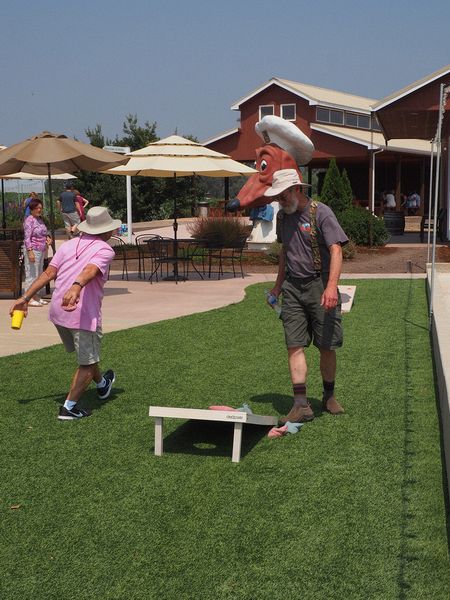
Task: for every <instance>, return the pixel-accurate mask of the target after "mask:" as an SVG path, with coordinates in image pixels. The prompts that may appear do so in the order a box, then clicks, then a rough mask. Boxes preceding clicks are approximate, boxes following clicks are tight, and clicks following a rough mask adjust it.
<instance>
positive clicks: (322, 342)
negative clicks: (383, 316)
mask: <svg viewBox="0 0 450 600" xmlns="http://www.w3.org/2000/svg"><path fill="white" fill-rule="evenodd" d="M324 289H325V288H324V283H323V281H322V279H321V277H310V278H308V279H305V280H302V279H295V278H293V277H287V278H286V279H285V281H284V283H283V286H282V288H281V290H282V293H283V304H282V307H281V320H282V321H283V326H284V335H285V338H286V346H287V347H288V348H306V347H308V346H309V345H310V344H311V341H313V343H314V346H317V348H323V349H324V350H336V349H337V348H340V347H341V346H342V343H343V332H342V316H341V295H340V294H339V292H338V303H337V306H336V307H335V308H333V309H332V310H329V311H326V310H325V309H324V308H323V306H321V305H320V299H321V296H322V294H323V292H324Z"/></svg>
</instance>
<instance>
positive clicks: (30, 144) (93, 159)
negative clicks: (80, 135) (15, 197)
mask: <svg viewBox="0 0 450 600" xmlns="http://www.w3.org/2000/svg"><path fill="white" fill-rule="evenodd" d="M127 161H128V158H127V157H124V156H123V155H119V154H115V153H114V152H108V151H107V150H103V149H101V148H96V147H95V146H92V145H91V144H85V143H83V142H78V141H77V140H74V139H71V138H68V137H67V136H65V135H63V134H57V133H50V132H49V131H43V132H42V133H40V134H39V135H36V136H34V137H31V138H29V139H27V140H24V141H23V142H19V143H17V144H14V145H13V146H9V147H7V148H4V149H3V150H0V177H1V176H2V175H11V174H14V173H21V172H26V173H32V174H35V175H47V177H48V181H49V192H50V229H51V233H52V239H53V240H54V237H55V236H54V233H55V217H54V210H53V197H52V187H51V175H52V173H54V174H62V173H74V172H75V171H103V170H105V169H109V168H111V167H114V166H117V165H122V164H124V163H126V162H127ZM53 244H54V241H53Z"/></svg>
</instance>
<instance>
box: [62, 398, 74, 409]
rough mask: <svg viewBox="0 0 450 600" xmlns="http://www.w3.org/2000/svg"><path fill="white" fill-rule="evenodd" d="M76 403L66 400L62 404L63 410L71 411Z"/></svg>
mask: <svg viewBox="0 0 450 600" xmlns="http://www.w3.org/2000/svg"><path fill="white" fill-rule="evenodd" d="M75 404H76V402H74V401H73V400H69V398H67V400H66V401H65V402H64V408H67V410H72V408H73V407H74V406H75Z"/></svg>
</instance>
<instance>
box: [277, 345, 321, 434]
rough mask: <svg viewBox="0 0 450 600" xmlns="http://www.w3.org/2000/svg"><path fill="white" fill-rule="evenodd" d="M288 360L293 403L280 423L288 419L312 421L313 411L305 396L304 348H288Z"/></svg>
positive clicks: (296, 421)
mask: <svg viewBox="0 0 450 600" xmlns="http://www.w3.org/2000/svg"><path fill="white" fill-rule="evenodd" d="M288 362H289V371H290V373H291V381H292V387H293V392H294V403H293V406H292V408H291V410H290V411H289V413H288V414H287V415H286V417H282V418H281V419H280V421H281V422H282V423H285V422H286V421H290V422H291V423H298V422H303V421H312V419H314V413H313V411H312V409H311V407H310V405H309V404H308V400H307V397H306V376H307V374H308V366H307V364H306V356H305V350H304V348H300V347H296V348H288Z"/></svg>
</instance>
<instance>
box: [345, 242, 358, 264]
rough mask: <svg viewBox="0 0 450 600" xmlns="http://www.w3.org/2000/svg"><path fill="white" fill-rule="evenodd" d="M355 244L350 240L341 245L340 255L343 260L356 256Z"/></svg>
mask: <svg viewBox="0 0 450 600" xmlns="http://www.w3.org/2000/svg"><path fill="white" fill-rule="evenodd" d="M356 252H357V250H356V245H355V244H354V243H353V242H352V240H350V241H349V242H348V243H347V244H345V246H342V257H343V259H344V260H351V259H352V258H355V256H356Z"/></svg>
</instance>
